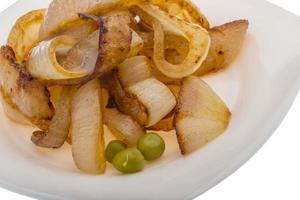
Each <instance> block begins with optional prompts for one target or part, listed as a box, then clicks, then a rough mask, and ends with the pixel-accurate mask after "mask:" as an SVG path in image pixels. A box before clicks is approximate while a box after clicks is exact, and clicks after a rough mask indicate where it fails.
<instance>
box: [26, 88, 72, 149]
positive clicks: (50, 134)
mask: <svg viewBox="0 0 300 200" xmlns="http://www.w3.org/2000/svg"><path fill="white" fill-rule="evenodd" d="M72 93H73V89H72V88H69V87H64V88H63V89H62V90H61V92H60V95H59V98H58V102H57V104H56V106H55V114H54V116H53V118H52V120H51V122H50V126H49V128H48V129H47V130H45V131H35V132H34V133H33V134H32V137H31V141H32V142H33V143H34V144H35V145H37V146H40V147H45V148H59V147H61V146H62V145H63V144H64V143H65V141H66V139H67V137H68V134H69V127H70V124H71V100H72Z"/></svg>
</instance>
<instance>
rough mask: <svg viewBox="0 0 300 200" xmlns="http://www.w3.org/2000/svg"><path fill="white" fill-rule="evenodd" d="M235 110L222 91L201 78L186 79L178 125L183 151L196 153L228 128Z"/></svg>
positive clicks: (191, 77)
mask: <svg viewBox="0 0 300 200" xmlns="http://www.w3.org/2000/svg"><path fill="white" fill-rule="evenodd" d="M230 117H231V113H230V111H229V109H228V108H227V106H226V105H225V103H224V102H223V101H222V100H221V99H220V97H218V95H217V94H216V93H215V92H214V91H213V90H212V89H211V88H210V87H209V86H208V85H207V84H206V83H205V82H203V81H202V80H201V79H200V78H198V77H195V76H190V77H187V78H185V79H184V80H183V83H182V87H181V90H180V94H179V100H178V106H177V110H176V112H175V117H174V125H175V130H176V134H177V139H178V143H179V146H180V149H181V152H182V154H184V155H186V154H189V153H192V152H194V151H196V150H198V149H199V148H202V147H203V146H205V145H206V144H208V143H210V142H211V141H212V140H214V139H215V138H216V137H218V136H219V135H221V134H222V133H223V132H224V131H225V130H226V128H227V126H228V124H229V121H230Z"/></svg>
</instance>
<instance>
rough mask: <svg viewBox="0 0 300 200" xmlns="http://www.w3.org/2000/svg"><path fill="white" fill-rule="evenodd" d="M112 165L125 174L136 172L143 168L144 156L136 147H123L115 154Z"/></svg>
mask: <svg viewBox="0 0 300 200" xmlns="http://www.w3.org/2000/svg"><path fill="white" fill-rule="evenodd" d="M113 166H114V167H115V168H116V169H117V170H119V171H120V172H123V173H125V174H129V173H136V172H139V171H142V170H143V169H144V166H145V160H144V156H143V154H142V153H141V152H140V151H139V150H138V149H137V148H129V149H125V150H123V151H120V152H119V153H118V154H117V155H116V156H115V158H114V159H113Z"/></svg>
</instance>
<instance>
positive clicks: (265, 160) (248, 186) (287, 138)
mask: <svg viewBox="0 0 300 200" xmlns="http://www.w3.org/2000/svg"><path fill="white" fill-rule="evenodd" d="M269 1H270V2H273V3H275V4H277V5H278V6H281V7H283V8H285V9H287V10H289V11H291V12H293V13H295V14H297V15H299V16H300V2H299V1H298V0H269ZM14 2H15V0H1V1H0V11H2V10H3V9H5V8H6V7H8V6H9V5H11V4H13V3H14ZM274 20H276V19H274ZM0 26H1V24H0ZM299 28H300V27H299ZM287 31H288V30H287ZM299 65H300V64H299ZM299 67H300V66H299ZM0 199H5V200H32V199H31V198H28V197H24V196H21V195H19V194H15V193H12V192H9V191H7V190H4V189H1V188H0ZM219 199H224V200H227V199H230V200H241V199H243V200H254V199H266V200H267V199H272V200H298V199H300V95H298V97H297V99H296V100H295V103H294V105H293V107H292V108H291V110H290V112H289V114H288V115H287V117H286V118H285V120H284V121H283V123H282V124H281V126H280V127H279V128H278V130H277V131H276V132H275V133H274V135H273V136H272V138H271V139H270V140H269V141H268V142H267V144H266V145H265V146H264V147H263V148H262V149H261V150H260V151H259V152H258V153H257V154H256V155H255V156H254V157H253V158H252V159H251V160H250V161H249V162H248V163H246V165H244V166H243V167H241V168H240V169H239V170H238V171H237V172H236V173H234V174H233V175H231V176H230V177H229V178H227V179H226V180H224V181H223V182H222V183H221V184H219V185H217V186H216V187H214V188H213V189H211V190H210V191H208V192H206V193H205V194H203V195H202V196H201V197H198V198H197V199H196V200H219Z"/></svg>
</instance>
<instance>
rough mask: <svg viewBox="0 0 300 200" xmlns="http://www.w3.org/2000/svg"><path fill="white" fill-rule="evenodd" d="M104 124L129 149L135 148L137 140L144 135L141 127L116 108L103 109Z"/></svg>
mask: <svg viewBox="0 0 300 200" xmlns="http://www.w3.org/2000/svg"><path fill="white" fill-rule="evenodd" d="M104 122H105V124H106V125H107V127H108V128H109V130H110V131H111V132H112V134H113V135H114V136H115V137H116V138H117V139H119V140H122V141H124V142H125V143H126V144H127V145H128V146H131V147H132V146H135V145H136V144H137V141H138V139H139V138H140V137H141V136H142V135H143V134H145V130H144V128H143V127H142V126H141V125H139V124H138V123H137V122H136V121H135V120H133V118H131V117H130V116H129V115H125V114H123V113H121V112H120V111H118V110H117V109H116V108H105V110H104Z"/></svg>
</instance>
